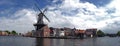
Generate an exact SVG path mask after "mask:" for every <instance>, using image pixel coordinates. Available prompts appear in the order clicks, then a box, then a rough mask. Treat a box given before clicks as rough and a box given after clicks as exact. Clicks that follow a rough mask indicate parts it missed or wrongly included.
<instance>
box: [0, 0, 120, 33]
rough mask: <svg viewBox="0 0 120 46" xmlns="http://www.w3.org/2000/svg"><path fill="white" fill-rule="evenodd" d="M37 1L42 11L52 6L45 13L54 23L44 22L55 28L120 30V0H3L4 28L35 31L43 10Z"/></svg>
mask: <svg viewBox="0 0 120 46" xmlns="http://www.w3.org/2000/svg"><path fill="white" fill-rule="evenodd" d="M34 3H37V5H38V6H39V8H40V9H42V10H43V9H45V8H48V10H47V12H45V14H46V16H47V17H48V18H49V19H50V20H51V22H50V23H49V22H47V21H46V20H45V19H44V21H45V23H46V24H48V25H49V26H52V27H58V28H61V27H69V28H73V27H76V28H78V29H86V28H98V29H101V30H103V31H104V32H109V33H115V32H117V31H118V30H120V29H119V28H120V26H118V25H120V22H119V19H120V16H119V15H120V14H119V11H120V9H119V8H120V7H119V3H120V1H119V0H0V25H2V26H0V30H16V31H17V32H22V33H23V32H27V31H31V30H33V29H34V27H33V24H34V23H36V15H37V14H38V13H39V11H38V10H37V9H36V7H35V6H34ZM59 21H60V22H59Z"/></svg>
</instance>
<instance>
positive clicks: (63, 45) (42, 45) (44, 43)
mask: <svg viewBox="0 0 120 46" xmlns="http://www.w3.org/2000/svg"><path fill="white" fill-rule="evenodd" d="M0 46H120V37H98V38H86V39H47V38H46V39H40V38H30V37H17V36H0Z"/></svg>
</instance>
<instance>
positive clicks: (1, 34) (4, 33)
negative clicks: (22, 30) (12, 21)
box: [0, 31, 8, 36]
mask: <svg viewBox="0 0 120 46" xmlns="http://www.w3.org/2000/svg"><path fill="white" fill-rule="evenodd" d="M6 35H8V33H7V32H5V31H0V36H6Z"/></svg>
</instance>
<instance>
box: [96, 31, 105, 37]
mask: <svg viewBox="0 0 120 46" xmlns="http://www.w3.org/2000/svg"><path fill="white" fill-rule="evenodd" d="M97 36H98V37H103V36H105V34H104V32H102V31H101V30H98V31H97Z"/></svg>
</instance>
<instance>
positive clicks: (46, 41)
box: [36, 38, 51, 46]
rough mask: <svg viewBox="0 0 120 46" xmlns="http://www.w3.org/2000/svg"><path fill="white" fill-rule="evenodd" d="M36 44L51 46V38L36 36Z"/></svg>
mask: <svg viewBox="0 0 120 46" xmlns="http://www.w3.org/2000/svg"><path fill="white" fill-rule="evenodd" d="M36 46H51V40H50V39H44V38H36Z"/></svg>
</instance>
